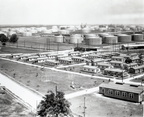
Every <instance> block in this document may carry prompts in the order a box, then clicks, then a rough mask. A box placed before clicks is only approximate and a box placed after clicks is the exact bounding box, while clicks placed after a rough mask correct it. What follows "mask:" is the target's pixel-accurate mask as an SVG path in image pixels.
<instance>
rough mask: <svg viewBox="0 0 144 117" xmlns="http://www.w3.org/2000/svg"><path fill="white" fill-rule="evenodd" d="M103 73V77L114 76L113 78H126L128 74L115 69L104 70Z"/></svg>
mask: <svg viewBox="0 0 144 117" xmlns="http://www.w3.org/2000/svg"><path fill="white" fill-rule="evenodd" d="M103 73H104V75H109V76H115V77H126V76H128V73H127V72H126V71H125V70H122V69H116V68H106V69H104V72H103Z"/></svg>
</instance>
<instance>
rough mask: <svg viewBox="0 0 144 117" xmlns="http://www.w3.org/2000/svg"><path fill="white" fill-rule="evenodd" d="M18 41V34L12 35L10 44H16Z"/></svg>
mask: <svg viewBox="0 0 144 117" xmlns="http://www.w3.org/2000/svg"><path fill="white" fill-rule="evenodd" d="M17 41H18V36H17V35H16V34H12V36H11V37H10V40H9V42H11V43H16V42H17Z"/></svg>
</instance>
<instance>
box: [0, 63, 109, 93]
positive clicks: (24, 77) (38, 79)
mask: <svg viewBox="0 0 144 117" xmlns="http://www.w3.org/2000/svg"><path fill="white" fill-rule="evenodd" d="M0 68H1V71H3V72H5V73H6V74H8V75H9V76H11V77H13V78H15V79H16V80H17V81H20V82H22V83H23V84H25V85H27V86H29V87H31V88H33V89H35V90H37V91H39V92H41V93H43V94H45V93H46V92H47V91H48V90H52V91H55V86H57V87H58V90H59V91H63V92H65V93H66V94H68V93H71V92H75V91H78V90H81V89H85V88H91V87H94V86H97V85H99V84H101V83H102V82H103V80H101V79H92V78H91V77H87V76H81V75H75V74H70V73H63V72H60V71H53V70H48V69H41V68H36V67H32V66H27V65H22V64H18V63H14V62H10V61H5V60H0ZM105 81H108V80H105ZM72 82H74V83H75V87H76V88H75V89H73V88H71V87H70V86H71V83H72Z"/></svg>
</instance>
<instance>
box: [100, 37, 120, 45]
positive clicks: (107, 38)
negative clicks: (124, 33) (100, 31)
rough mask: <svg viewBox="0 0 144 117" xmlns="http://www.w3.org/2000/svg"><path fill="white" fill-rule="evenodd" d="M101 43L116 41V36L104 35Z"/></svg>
mask: <svg viewBox="0 0 144 117" xmlns="http://www.w3.org/2000/svg"><path fill="white" fill-rule="evenodd" d="M103 43H106V44H113V43H118V37H117V36H105V37H104V39H103Z"/></svg>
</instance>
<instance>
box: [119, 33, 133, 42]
mask: <svg viewBox="0 0 144 117" xmlns="http://www.w3.org/2000/svg"><path fill="white" fill-rule="evenodd" d="M131 41H132V38H131V35H126V34H119V35H118V42H131Z"/></svg>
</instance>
